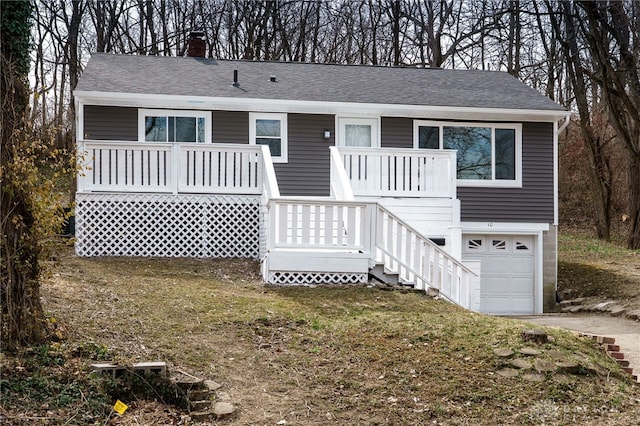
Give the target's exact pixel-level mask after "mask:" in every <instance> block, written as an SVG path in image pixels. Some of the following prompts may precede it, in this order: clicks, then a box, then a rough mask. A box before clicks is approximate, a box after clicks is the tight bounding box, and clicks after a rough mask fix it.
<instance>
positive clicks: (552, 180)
mask: <svg viewBox="0 0 640 426" xmlns="http://www.w3.org/2000/svg"><path fill="white" fill-rule="evenodd" d="M74 94H75V102H76V105H75V108H76V128H77V145H78V151H79V153H80V155H81V160H80V161H82V163H83V166H84V170H83V171H82V172H81V173H80V176H79V178H78V190H77V197H76V237H77V242H76V252H77V254H78V255H80V256H172V257H185V256H187V257H248V258H255V259H260V260H261V262H262V270H263V276H264V279H265V281H267V282H269V283H272V284H287V285H295V284H306V283H360V282H366V281H367V280H368V279H369V274H374V276H377V277H378V278H379V279H382V280H392V281H393V280H395V281H399V282H400V283H403V284H409V285H413V286H415V287H417V288H421V289H424V290H428V291H437V292H439V293H440V294H441V295H442V296H443V297H445V298H447V299H449V300H451V301H453V302H455V303H458V304H460V305H461V306H464V307H466V308H469V309H472V310H476V311H481V312H486V313H492V314H529V313H540V312H542V311H543V309H548V308H549V307H551V306H553V305H554V304H555V290H556V264H557V262H556V259H557V223H558V197H557V187H558V185H557V179H558V173H557V167H558V159H557V139H558V133H559V132H560V131H561V130H562V129H563V128H564V126H565V125H566V123H567V122H568V115H569V113H568V112H567V111H566V110H565V109H564V108H562V107H561V106H560V105H557V104H556V103H554V102H552V101H551V100H549V99H547V98H545V97H544V96H542V95H540V94H539V93H537V92H536V91H534V90H533V89H531V88H529V87H528V86H526V85H525V84H523V83H522V82H520V81H519V80H517V79H516V78H514V77H512V76H510V75H508V74H506V73H503V72H489V71H468V70H444V69H418V68H392V67H376V66H344V65H325V64H310V63H284V62H255V61H231V60H217V59H204V58H195V57H184V58H175V57H154V56H134V55H112V54H94V55H93V56H92V58H91V59H90V61H89V63H88V65H87V67H86V68H85V70H84V73H83V75H82V77H81V79H80V82H79V84H78V86H77V88H76V90H75V92H74ZM563 120H564V121H563Z"/></svg>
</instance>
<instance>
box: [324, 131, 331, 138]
mask: <svg viewBox="0 0 640 426" xmlns="http://www.w3.org/2000/svg"><path fill="white" fill-rule="evenodd" d="M330 137H331V132H330V131H329V130H325V131H324V138H325V139H329V138H330Z"/></svg>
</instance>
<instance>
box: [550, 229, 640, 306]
mask: <svg viewBox="0 0 640 426" xmlns="http://www.w3.org/2000/svg"><path fill="white" fill-rule="evenodd" d="M558 249H559V250H558V252H559V256H558V260H559V262H558V289H559V290H571V292H572V293H571V294H572V296H575V297H578V296H580V297H594V298H600V299H607V298H608V299H611V298H613V299H618V300H621V301H624V302H625V303H626V304H628V305H629V306H631V307H634V308H640V290H639V289H640V250H628V249H626V248H624V242H623V241H622V239H621V238H614V240H613V241H612V242H606V241H600V240H598V239H596V238H593V237H591V236H588V235H586V234H582V233H579V232H575V231H574V232H561V233H560V235H559V237H558Z"/></svg>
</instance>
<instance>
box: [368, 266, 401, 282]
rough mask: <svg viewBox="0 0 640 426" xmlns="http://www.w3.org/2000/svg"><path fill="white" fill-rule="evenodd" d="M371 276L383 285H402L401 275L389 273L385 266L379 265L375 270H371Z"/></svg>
mask: <svg viewBox="0 0 640 426" xmlns="http://www.w3.org/2000/svg"><path fill="white" fill-rule="evenodd" d="M369 276H371V277H373V278H374V279H376V280H377V281H379V282H381V283H383V284H393V285H397V284H399V283H400V275H399V274H396V273H392V272H388V271H387V270H386V269H385V267H384V265H383V264H380V263H378V264H377V265H375V266H374V267H373V268H371V269H369Z"/></svg>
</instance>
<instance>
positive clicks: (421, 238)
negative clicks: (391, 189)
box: [374, 203, 478, 308]
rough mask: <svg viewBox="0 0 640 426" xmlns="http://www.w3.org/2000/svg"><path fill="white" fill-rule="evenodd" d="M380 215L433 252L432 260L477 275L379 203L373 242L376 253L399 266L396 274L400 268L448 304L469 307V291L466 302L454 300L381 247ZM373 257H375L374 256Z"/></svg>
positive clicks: (428, 279) (406, 262)
mask: <svg viewBox="0 0 640 426" xmlns="http://www.w3.org/2000/svg"><path fill="white" fill-rule="evenodd" d="M382 214H386V215H387V216H388V217H389V218H392V219H393V220H394V221H395V222H396V223H398V224H399V225H400V226H402V227H404V228H405V229H406V230H407V231H408V232H410V233H412V234H414V235H415V238H416V241H419V242H420V243H422V244H424V245H425V246H427V247H429V250H431V251H433V253H434V259H435V260H437V259H438V258H441V259H446V260H447V261H448V262H451V263H452V269H454V270H456V269H457V270H459V271H461V273H463V274H468V275H469V276H471V277H478V274H477V273H476V272H474V271H473V270H471V269H470V268H468V267H467V266H465V265H464V264H463V263H462V262H461V261H459V260H457V259H456V258H454V257H453V256H452V255H450V254H449V253H447V252H446V251H445V250H443V249H441V248H440V247H439V246H438V245H437V244H435V243H434V242H433V241H431V240H430V239H429V238H427V237H425V236H424V235H423V234H422V233H421V232H419V231H417V230H416V229H415V228H414V227H413V226H411V225H409V224H408V223H407V222H405V221H404V220H402V219H400V218H399V217H398V216H397V215H395V214H394V213H392V212H391V211H389V210H388V209H387V208H385V207H384V206H382V205H381V204H379V203H378V204H377V209H376V225H375V226H376V232H375V233H374V235H375V236H376V238H375V240H376V242H375V248H376V251H377V250H380V251H381V252H382V253H384V255H386V256H388V257H389V258H390V259H392V260H393V261H395V262H396V263H398V266H399V267H398V272H400V269H401V268H400V266H401V267H403V268H404V269H406V270H407V271H408V272H410V273H411V274H413V275H414V276H416V277H417V278H419V279H420V280H421V281H423V282H424V283H425V285H426V286H428V287H430V288H433V289H437V290H438V291H439V293H440V295H442V296H443V297H444V298H445V299H447V300H449V301H450V302H453V303H455V304H458V305H461V306H463V307H465V308H468V307H469V305H470V299H469V297H470V294H469V291H467V294H466V300H464V301H462V300H456V298H455V297H454V296H453V295H451V294H446V292H444V291H443V290H444V289H443V288H442V283H440V285H438V283H434V282H433V280H431V279H430V278H429V277H427V276H424V274H423V273H422V272H421V271H418V270H416V268H414V267H412V266H411V265H410V263H411V262H409V261H407V260H405V259H402V258H401V257H398V256H397V255H396V254H394V253H392V252H390V251H388V250H387V249H386V248H385V247H383V246H382V244H381V240H382V239H383V238H384V236H382V235H379V234H380V233H381V231H382V230H381V229H379V228H380V227H379V226H378V224H379V223H380V221H382ZM405 245H406V243H405ZM374 256H376V254H374ZM376 257H377V256H376ZM414 257H415V254H414ZM376 260H377V259H376ZM434 263H435V262H434ZM434 267H435V265H434ZM437 269H438V272H439V269H440V265H437ZM443 272H444V271H443ZM447 272H448V271H447ZM451 272H453V271H451ZM438 275H439V274H438ZM443 276H444V274H443ZM434 284H435V285H434ZM424 290H425V291H426V290H428V289H427V288H425V289H424ZM458 295H459V296H460V289H458ZM457 299H460V298H459V297H458V298H457Z"/></svg>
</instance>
